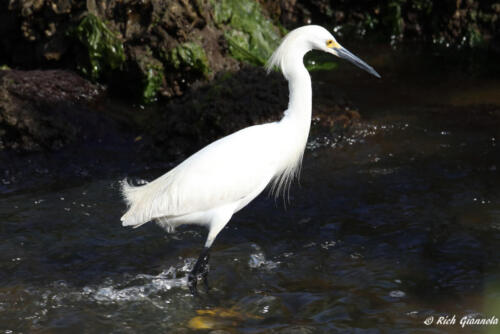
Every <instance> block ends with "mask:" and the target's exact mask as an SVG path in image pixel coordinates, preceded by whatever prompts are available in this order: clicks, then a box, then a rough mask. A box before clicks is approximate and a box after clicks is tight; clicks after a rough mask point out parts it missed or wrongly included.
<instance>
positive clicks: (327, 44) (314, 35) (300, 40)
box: [267, 25, 380, 78]
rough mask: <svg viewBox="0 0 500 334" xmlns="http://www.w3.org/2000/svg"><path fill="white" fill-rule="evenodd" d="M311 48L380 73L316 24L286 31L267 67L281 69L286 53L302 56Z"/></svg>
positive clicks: (369, 71) (366, 69)
mask: <svg viewBox="0 0 500 334" xmlns="http://www.w3.org/2000/svg"><path fill="white" fill-rule="evenodd" d="M313 49H314V50H320V51H324V52H327V53H331V54H333V55H335V56H337V57H339V58H343V59H345V60H348V61H349V62H351V63H353V64H354V65H356V66H358V67H359V68H361V69H363V70H365V71H367V72H368V73H370V74H372V75H374V76H376V77H377V78H380V75H379V74H378V73H377V72H376V71H375V70H374V69H373V67H371V66H370V65H368V64H367V63H365V62H364V61H362V60H361V59H359V58H358V57H356V56H355V55H354V54H352V53H351V52H349V51H348V50H347V49H346V48H344V47H343V46H342V45H340V43H339V42H337V40H336V39H335V37H333V35H332V34H331V33H330V32H329V31H328V30H326V29H325V28H323V27H321V26H317V25H308V26H303V27H300V28H297V29H295V30H292V31H291V32H290V33H288V34H287V35H286V36H285V38H283V41H282V42H281V44H280V46H279V47H278V49H276V51H275V52H274V53H273V55H272V56H271V58H270V59H269V62H268V64H267V68H268V69H271V68H272V67H274V66H279V67H281V68H282V69H283V65H284V64H285V63H286V57H287V55H290V54H294V55H299V56H300V58H302V57H303V56H304V55H305V54H306V53H307V52H309V51H311V50H313ZM301 60H302V59H301Z"/></svg>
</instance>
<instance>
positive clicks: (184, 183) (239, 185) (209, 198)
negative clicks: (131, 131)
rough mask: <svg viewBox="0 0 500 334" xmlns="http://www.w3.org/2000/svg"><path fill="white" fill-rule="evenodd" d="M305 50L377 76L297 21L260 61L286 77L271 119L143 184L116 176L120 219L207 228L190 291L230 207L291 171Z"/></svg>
mask: <svg viewBox="0 0 500 334" xmlns="http://www.w3.org/2000/svg"><path fill="white" fill-rule="evenodd" d="M312 49H316V50H321V51H324V52H328V53H331V54H333V55H335V56H338V57H341V58H344V59H347V60H349V61H351V62H353V63H354V64H355V65H357V66H358V67H360V68H362V69H364V70H366V71H368V72H369V73H371V74H373V75H375V76H376V77H379V78H380V76H379V75H378V73H377V72H375V70H374V69H373V68H372V67H370V66H369V65H367V64H366V63H365V62H363V61H362V60H361V59H359V58H358V57H356V56H354V55H353V54H352V53H350V52H349V51H347V50H346V49H345V48H343V47H342V46H341V45H340V44H339V43H338V42H337V41H336V39H335V38H334V37H333V36H332V34H331V33H330V32H328V30H326V29H325V28H323V27H320V26H316V25H308V26H303V27H300V28H297V29H295V30H293V31H291V32H290V33H288V34H287V35H286V36H285V37H284V38H283V40H282V42H281V44H280V46H279V47H278V48H277V49H276V51H275V52H274V53H273V55H272V56H271V58H270V59H269V61H268V63H267V66H266V67H267V71H268V72H269V71H271V70H272V69H273V68H274V67H278V68H280V69H281V71H282V72H283V75H284V76H285V78H286V79H287V80H288V83H289V90H290V100H289V104H288V109H287V110H286V111H285V112H284V116H283V118H282V119H281V120H280V121H279V122H273V123H267V124H262V125H254V126H250V127H248V128H245V129H242V130H240V131H237V132H235V133H233V134H231V135H229V136H227V137H224V138H221V139H219V140H217V141H215V142H213V143H211V144H210V145H208V146H206V147H204V148H203V149H201V150H200V151H198V152H197V153H195V154H193V155H192V156H190V157H189V158H187V159H186V160H184V161H183V162H182V163H180V164H179V165H178V166H177V167H175V168H174V169H172V170H170V171H169V172H168V173H166V174H164V175H163V176H161V177H159V178H157V179H156V180H154V181H152V182H150V183H147V184H145V185H142V186H138V187H136V186H131V185H130V184H129V183H128V182H127V181H126V180H125V181H122V183H121V184H122V193H123V196H124V198H125V201H126V202H127V204H128V206H129V209H128V211H127V212H126V213H125V214H124V215H123V217H122V218H121V221H122V223H123V226H133V227H139V226H141V225H142V224H145V223H147V222H149V221H155V222H156V223H158V224H159V225H160V226H162V227H163V228H165V229H166V230H167V231H168V232H173V231H174V230H175V228H176V227H177V226H179V225H183V224H198V225H204V226H206V227H208V237H207V240H206V242H205V247H204V249H203V251H202V253H201V255H200V256H199V258H198V260H197V262H196V264H195V266H194V267H193V269H192V271H191V272H190V274H189V275H188V285H189V288H190V290H191V292H192V293H193V294H195V293H196V291H197V290H196V286H197V281H198V278H199V277H198V276H199V275H201V276H202V278H203V279H204V282H205V283H206V278H207V274H208V259H209V249H210V247H211V246H212V244H213V242H214V240H215V238H216V237H217V235H218V234H219V232H220V231H221V230H222V229H223V228H224V226H226V224H227V223H228V222H229V220H230V219H231V217H232V216H233V214H234V213H236V212H238V211H239V210H241V209H242V208H244V207H245V206H246V205H247V204H248V203H250V202H251V201H252V200H253V199H254V198H255V197H257V196H258V195H259V194H260V193H261V192H262V191H263V190H264V189H265V188H266V187H267V186H268V185H269V184H270V183H271V182H272V190H274V191H275V192H276V193H277V194H279V193H280V192H281V191H284V190H285V189H286V188H287V187H288V186H289V185H290V182H291V181H292V180H293V179H294V178H295V177H296V176H297V175H298V173H299V170H300V166H301V162H302V156H303V154H304V149H305V147H306V143H307V137H308V135H309V128H310V124H311V109H312V89H311V77H310V76H309V73H308V71H307V69H306V68H305V67H304V64H303V57H304V55H305V54H306V53H307V52H309V51H310V50H312Z"/></svg>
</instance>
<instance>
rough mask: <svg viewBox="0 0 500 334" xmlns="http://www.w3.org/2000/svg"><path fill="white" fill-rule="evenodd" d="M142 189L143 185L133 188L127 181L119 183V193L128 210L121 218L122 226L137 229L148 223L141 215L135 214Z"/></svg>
mask: <svg viewBox="0 0 500 334" xmlns="http://www.w3.org/2000/svg"><path fill="white" fill-rule="evenodd" d="M144 187H145V185H142V186H133V185H131V184H130V183H129V182H128V180H127V179H124V180H122V181H120V188H121V193H122V196H123V199H124V200H125V202H126V203H127V205H128V208H129V209H128V211H127V212H126V213H125V214H124V215H123V216H122V218H121V221H122V225H123V226H132V227H134V228H137V227H139V226H141V225H143V224H145V223H147V222H148V220H145V219H144V218H143V217H141V215H138V214H137V213H136V211H137V210H136V208H137V207H138V206H139V203H140V202H141V199H142V194H143V192H144V189H143V188H144Z"/></svg>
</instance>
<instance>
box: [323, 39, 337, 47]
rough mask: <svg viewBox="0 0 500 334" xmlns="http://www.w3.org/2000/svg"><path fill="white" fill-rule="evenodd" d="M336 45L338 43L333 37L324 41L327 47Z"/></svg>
mask: <svg viewBox="0 0 500 334" xmlns="http://www.w3.org/2000/svg"><path fill="white" fill-rule="evenodd" d="M337 45H338V44H337V43H336V42H335V41H334V40H333V39H329V40H327V41H326V47H327V48H330V49H331V48H335V47H337Z"/></svg>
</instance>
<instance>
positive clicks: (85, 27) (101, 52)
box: [74, 13, 125, 80]
mask: <svg viewBox="0 0 500 334" xmlns="http://www.w3.org/2000/svg"><path fill="white" fill-rule="evenodd" d="M74 33H75V35H76V37H77V38H78V40H79V41H80V42H81V43H82V44H83V45H84V46H85V47H86V49H87V51H88V62H89V64H88V65H82V64H80V65H79V69H80V70H81V71H82V72H83V73H84V74H85V75H87V76H89V77H90V78H91V79H92V80H97V79H99V78H100V77H101V75H102V73H103V71H106V70H114V69H117V68H119V67H120V66H121V65H122V64H123V63H124V62H125V52H124V49H123V43H122V41H121V40H120V39H119V38H118V37H117V36H116V34H115V33H114V32H113V31H111V29H109V28H108V26H107V25H106V23H104V22H103V21H102V20H101V19H99V18H98V17H97V16H95V15H93V14H90V13H89V14H87V15H86V16H85V17H84V18H83V19H82V20H81V22H80V24H79V25H78V26H77V27H76V29H75V30H74Z"/></svg>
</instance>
